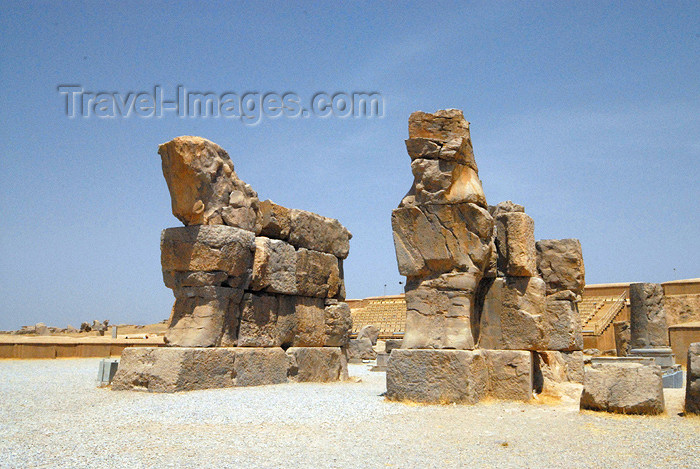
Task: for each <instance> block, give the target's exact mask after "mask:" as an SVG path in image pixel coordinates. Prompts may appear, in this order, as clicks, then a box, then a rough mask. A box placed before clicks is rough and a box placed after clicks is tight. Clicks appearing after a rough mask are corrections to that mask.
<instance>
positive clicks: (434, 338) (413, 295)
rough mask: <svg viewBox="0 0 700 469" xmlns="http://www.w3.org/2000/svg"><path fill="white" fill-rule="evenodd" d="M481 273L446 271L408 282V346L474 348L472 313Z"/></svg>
mask: <svg viewBox="0 0 700 469" xmlns="http://www.w3.org/2000/svg"><path fill="white" fill-rule="evenodd" d="M478 281H479V275H478V274H475V273H469V272H455V273H450V274H443V275H441V276H439V277H437V278H434V279H430V280H424V281H422V282H418V281H411V282H409V283H407V285H406V332H405V335H404V339H403V343H402V347H403V348H406V349H432V348H444V349H459V350H470V349H473V348H474V335H473V332H472V316H473V314H474V293H475V291H476V288H477V284H478Z"/></svg>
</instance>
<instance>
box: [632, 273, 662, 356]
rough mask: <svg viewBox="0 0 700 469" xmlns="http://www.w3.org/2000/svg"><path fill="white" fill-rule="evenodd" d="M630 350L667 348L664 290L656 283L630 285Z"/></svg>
mask: <svg viewBox="0 0 700 469" xmlns="http://www.w3.org/2000/svg"><path fill="white" fill-rule="evenodd" d="M629 288H630V333H631V338H630V349H640V348H649V347H668V345H669V344H668V325H667V324H666V312H665V311H664V290H663V287H662V286H661V284H658V283H632V284H630V287H629Z"/></svg>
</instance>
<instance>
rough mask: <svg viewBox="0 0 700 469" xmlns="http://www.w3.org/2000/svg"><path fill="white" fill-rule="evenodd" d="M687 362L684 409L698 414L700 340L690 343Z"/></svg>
mask: <svg viewBox="0 0 700 469" xmlns="http://www.w3.org/2000/svg"><path fill="white" fill-rule="evenodd" d="M687 363H688V373H687V375H686V376H687V377H686V383H685V411H686V413H689V414H700V342H695V343H693V344H690V347H689V348H688V362H687Z"/></svg>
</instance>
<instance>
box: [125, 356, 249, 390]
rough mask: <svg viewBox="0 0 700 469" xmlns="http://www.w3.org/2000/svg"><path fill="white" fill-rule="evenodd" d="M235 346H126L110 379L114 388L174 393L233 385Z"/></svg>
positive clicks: (234, 380)
mask: <svg viewBox="0 0 700 469" xmlns="http://www.w3.org/2000/svg"><path fill="white" fill-rule="evenodd" d="M235 355H236V349H233V348H220V347H217V348H185V347H130V348H126V349H124V351H123V352H122V355H121V359H120V361H119V368H118V369H117V373H116V375H115V376H114V380H113V381H112V390H114V391H149V392H177V391H193V390H196V389H211V388H225V387H232V386H235V385H236V379H235V378H236V375H235V373H234V362H235Z"/></svg>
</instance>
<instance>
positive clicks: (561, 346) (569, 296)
mask: <svg viewBox="0 0 700 469" xmlns="http://www.w3.org/2000/svg"><path fill="white" fill-rule="evenodd" d="M577 302H578V299H577V296H576V295H575V294H574V293H573V292H572V291H570V290H565V291H562V292H559V293H555V294H553V295H549V296H547V298H546V301H545V311H544V314H543V316H542V324H543V327H544V335H545V342H546V349H547V350H560V351H568V352H571V351H575V350H583V331H582V328H581V315H580V314H579V310H578V304H577Z"/></svg>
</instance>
